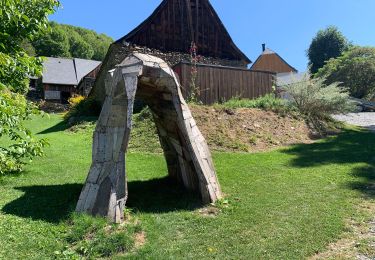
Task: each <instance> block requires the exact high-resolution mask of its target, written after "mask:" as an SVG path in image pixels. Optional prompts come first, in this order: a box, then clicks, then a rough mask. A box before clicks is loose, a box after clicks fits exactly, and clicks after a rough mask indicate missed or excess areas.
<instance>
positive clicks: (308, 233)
mask: <svg viewBox="0 0 375 260" xmlns="http://www.w3.org/2000/svg"><path fill="white" fill-rule="evenodd" d="M29 125H30V127H31V128H32V129H33V131H34V132H37V133H40V134H39V135H38V136H40V137H46V138H48V139H49V142H50V144H51V146H50V147H48V148H47V149H46V156H45V157H43V158H38V159H35V160H34V161H33V162H32V163H31V164H30V165H28V166H27V167H26V169H25V173H24V174H22V175H18V176H7V177H4V178H2V179H1V182H0V259H51V258H64V257H65V258H75V257H77V256H74V255H69V254H65V255H64V254H60V252H64V250H65V251H66V250H68V249H69V248H70V247H71V245H70V243H69V240H67V229H69V219H70V218H71V217H70V215H71V213H72V211H73V210H74V207H75V203H76V202H77V199H78V196H79V193H80V190H81V188H82V184H83V182H84V180H85V177H86V175H87V173H88V169H89V166H90V163H91V162H90V157H91V133H89V131H79V132H77V133H73V132H69V131H64V125H63V124H61V118H60V117H59V116H57V115H52V116H51V117H50V118H40V117H37V118H35V119H34V120H33V121H31V122H30V123H29ZM132 142H137V140H133V141H132ZM213 156H214V161H215V166H216V169H217V173H218V177H219V181H220V183H221V185H222V189H223V192H224V193H225V195H226V198H227V199H228V201H229V203H228V205H220V206H219V209H220V213H219V214H218V215H217V216H214V217H212V216H204V215H202V214H200V213H199V209H201V206H200V204H199V202H198V199H197V198H196V197H194V196H192V195H190V194H187V193H186V192H184V191H183V190H181V189H180V188H179V187H177V186H175V185H173V184H172V183H170V182H169V180H168V179H166V175H167V174H166V165H165V163H164V159H163V156H162V155H161V154H147V153H139V152H130V153H129V154H128V155H127V171H128V174H129V200H128V206H129V207H130V208H131V210H132V213H131V216H132V218H133V219H139V222H140V224H139V225H140V226H141V228H142V230H143V231H144V232H145V234H146V243H145V244H144V245H143V246H142V247H139V248H138V249H133V250H132V251H131V252H130V253H128V254H123V255H119V256H117V257H118V258H122V257H124V258H130V259H133V258H137V259H178V258H194V259H204V258H217V259H301V258H305V257H308V256H311V255H313V254H315V253H316V252H320V251H322V250H324V249H325V247H326V246H327V245H328V244H329V243H331V242H334V241H335V240H337V239H339V238H340V236H341V235H342V233H343V232H344V231H345V230H346V227H345V221H346V219H348V218H350V217H353V216H359V214H361V213H359V212H358V211H356V210H355V206H356V204H358V203H361V201H363V200H374V193H373V189H371V185H372V183H373V182H374V180H375V172H374V164H375V135H374V134H372V133H369V132H365V131H360V130H346V131H345V132H343V133H342V134H340V135H338V136H336V137H330V138H327V139H325V140H322V141H319V142H317V143H314V144H308V145H296V146H292V147H289V148H285V149H279V150H276V151H271V152H265V153H255V154H245V153H243V154H242V153H214V154H213ZM373 187H374V186H372V188H373Z"/></svg>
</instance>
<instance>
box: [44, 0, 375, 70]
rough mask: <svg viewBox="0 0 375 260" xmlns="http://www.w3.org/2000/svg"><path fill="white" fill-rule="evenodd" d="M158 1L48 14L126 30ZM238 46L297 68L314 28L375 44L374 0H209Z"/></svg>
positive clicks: (78, 6) (83, 0)
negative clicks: (267, 51) (273, 54)
mask: <svg viewBox="0 0 375 260" xmlns="http://www.w3.org/2000/svg"><path fill="white" fill-rule="evenodd" d="M160 2H161V0H137V1H131V0H104V1H103V0H61V3H62V5H63V8H62V9H60V10H58V11H57V13H56V14H54V15H52V16H51V17H50V19H51V20H53V21H57V22H59V23H65V24H71V25H76V26H81V27H85V28H89V29H93V30H95V31H97V32H99V33H105V34H108V35H109V36H111V37H113V38H114V39H118V38H120V37H122V36H124V35H126V34H127V33H128V32H129V31H131V30H132V29H133V28H134V27H136V26H137V25H138V24H140V23H141V22H142V21H143V20H144V19H146V18H147V17H148V16H149V15H150V14H151V13H152V12H153V10H154V9H155V8H156V7H157V6H158V5H159V3H160ZM210 2H211V4H212V5H213V6H214V8H215V10H216V11H217V13H218V14H219V16H220V18H221V20H222V21H223V23H224V25H225V26H226V28H227V30H228V31H229V33H230V35H231V36H232V38H233V40H234V42H235V43H236V44H237V45H238V47H239V48H240V49H241V50H242V51H243V52H244V53H245V54H246V55H247V56H248V57H249V58H250V59H251V60H252V61H255V59H256V58H257V57H258V55H259V54H260V52H261V44H262V43H266V44H267V46H268V47H269V48H271V49H273V50H274V51H276V52H278V53H279V54H280V55H281V56H282V57H283V58H284V59H285V60H287V61H288V62H289V63H290V64H291V65H292V66H294V67H296V68H297V69H298V70H300V71H304V70H305V69H306V66H307V58H306V49H307V48H308V46H309V44H310V42H311V39H312V38H313V37H314V35H315V34H316V32H317V31H318V30H319V29H322V28H325V27H327V26H328V25H335V26H337V27H339V29H340V30H341V31H342V32H343V33H344V34H345V36H346V37H347V38H348V39H349V40H350V41H352V42H353V43H354V44H359V45H372V46H375V13H374V11H375V0H284V1H280V0H268V1H261V0H257V1H255V0H211V1H210Z"/></svg>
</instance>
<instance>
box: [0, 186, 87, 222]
mask: <svg viewBox="0 0 375 260" xmlns="http://www.w3.org/2000/svg"><path fill="white" fill-rule="evenodd" d="M15 189H16V190H20V191H22V192H24V194H23V195H22V196H21V197H20V198H18V199H16V200H14V201H12V202H10V203H8V204H7V205H5V206H4V207H3V209H2V212H4V213H6V214H11V215H16V216H19V217H23V218H31V219H33V220H44V221H47V222H51V223H58V222H60V221H61V220H64V219H66V218H67V217H68V216H69V215H70V213H71V212H72V211H73V210H74V208H75V205H76V203H77V199H78V196H79V193H80V192H81V189H82V185H81V184H64V185H51V186H25V187H17V188H15Z"/></svg>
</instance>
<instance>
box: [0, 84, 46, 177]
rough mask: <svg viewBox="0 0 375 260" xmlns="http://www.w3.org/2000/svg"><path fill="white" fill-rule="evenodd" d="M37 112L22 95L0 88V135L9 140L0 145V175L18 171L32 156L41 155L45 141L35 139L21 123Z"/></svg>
mask: <svg viewBox="0 0 375 260" xmlns="http://www.w3.org/2000/svg"><path fill="white" fill-rule="evenodd" d="M37 113H38V110H37V109H36V107H35V106H34V105H33V104H31V103H29V102H27V100H26V98H25V97H24V96H23V95H21V94H17V93H12V92H11V91H8V90H0V137H4V136H7V137H8V140H9V142H8V143H9V145H8V146H7V147H6V146H5V147H0V176H1V175H4V174H6V173H17V172H20V171H21V170H22V167H23V165H24V164H26V163H27V162H28V161H30V160H31V159H32V158H33V157H35V156H42V155H43V147H44V146H46V145H47V141H46V140H45V139H41V140H35V139H34V138H33V137H32V135H31V132H30V131H29V130H28V129H27V128H25V127H24V125H23V122H24V121H25V120H27V119H30V117H31V115H32V114H37ZM4 143H6V142H4Z"/></svg>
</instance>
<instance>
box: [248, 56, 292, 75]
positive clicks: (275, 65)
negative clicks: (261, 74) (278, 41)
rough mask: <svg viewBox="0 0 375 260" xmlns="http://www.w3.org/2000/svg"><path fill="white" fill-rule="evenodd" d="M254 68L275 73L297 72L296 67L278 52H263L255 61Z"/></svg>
mask: <svg viewBox="0 0 375 260" xmlns="http://www.w3.org/2000/svg"><path fill="white" fill-rule="evenodd" d="M251 69H252V70H265V71H272V72H275V73H286V72H297V70H296V69H295V68H293V67H292V66H290V65H289V64H288V63H286V62H285V61H284V60H283V59H282V58H281V57H280V56H279V55H278V54H276V53H273V54H263V55H261V56H259V58H258V59H257V60H256V61H255V63H254V64H253V66H252V67H251Z"/></svg>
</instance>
